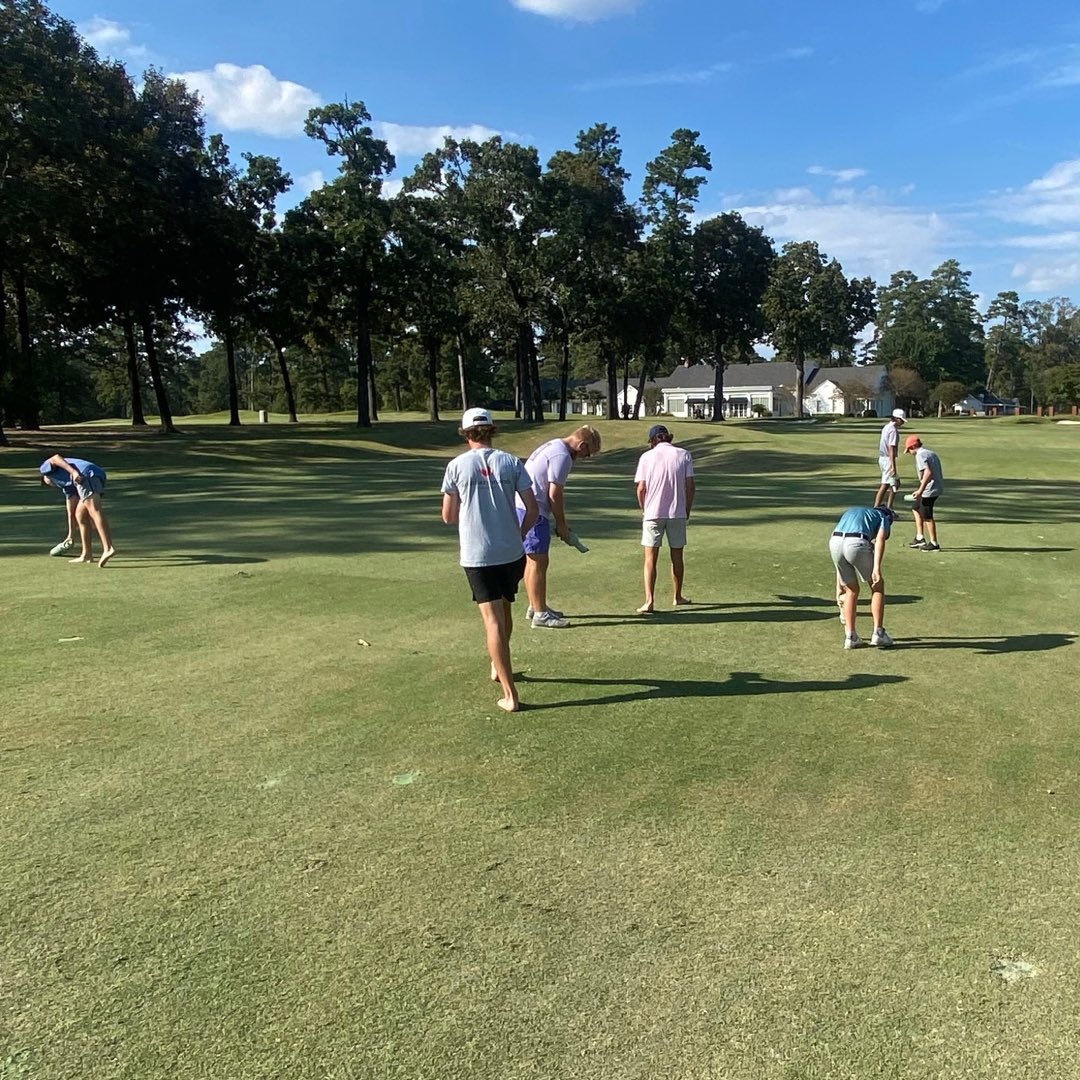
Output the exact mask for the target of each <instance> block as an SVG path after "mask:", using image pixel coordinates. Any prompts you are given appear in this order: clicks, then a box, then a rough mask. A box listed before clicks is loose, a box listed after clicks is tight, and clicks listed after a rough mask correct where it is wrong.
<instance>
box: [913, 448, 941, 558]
mask: <svg viewBox="0 0 1080 1080" xmlns="http://www.w3.org/2000/svg"><path fill="white" fill-rule="evenodd" d="M904 453H905V454H914V455H915V468H916V470H917V471H918V473H919V486H918V487H917V488H916V489H915V490H914V491H913V492H912V494H911V500H912V502H913V503H914V504H915V505H914V506H912V508H911V513H912V514H913V515H914V517H915V539H914V540H912V541H911V543H910V544H909V545H908V546H909V547H913V548H919V549H921V550H922V551H940V550H941V547H940V546H939V545H938V531H937V521H935V520H934V505H935V503H936V502H937V501H938V496H939V495H940V494H941V493H942V492H943V491H944V490H945V478H944V476H943V475H942V472H941V458H939V457H938V456H937V454H935V453H934V451H933V450H928V449H927V448H926V447H925V446H923V444H922V439H920V438H919V436H918V435H909V436H908V439H907V442H905V443H904ZM905 497H906V496H905Z"/></svg>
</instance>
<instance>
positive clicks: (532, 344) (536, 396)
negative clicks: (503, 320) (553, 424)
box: [525, 322, 544, 424]
mask: <svg viewBox="0 0 1080 1080" xmlns="http://www.w3.org/2000/svg"><path fill="white" fill-rule="evenodd" d="M525 355H526V356H527V357H528V360H529V378H530V379H531V380H532V392H533V419H534V420H535V421H536V422H537V423H538V424H540V423H543V421H544V388H543V387H542V386H541V385H540V358H539V357H538V356H537V353H536V335H535V334H534V333H533V327H532V323H531V322H526V323H525Z"/></svg>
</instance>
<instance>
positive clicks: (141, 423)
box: [120, 311, 146, 427]
mask: <svg viewBox="0 0 1080 1080" xmlns="http://www.w3.org/2000/svg"><path fill="white" fill-rule="evenodd" d="M120 325H121V327H122V328H123V331H124V346H125V347H126V349H127V373H128V385H129V386H130V388H131V426H132V427H146V417H145V416H144V415H143V403H142V387H141V386H140V385H139V346H138V345H136V344H135V324H134V322H133V321H132V318H131V312H130V311H125V312H124V317H123V318H122V319H121V320H120Z"/></svg>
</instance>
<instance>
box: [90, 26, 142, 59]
mask: <svg viewBox="0 0 1080 1080" xmlns="http://www.w3.org/2000/svg"><path fill="white" fill-rule="evenodd" d="M76 29H77V30H78V32H79V36H80V37H81V38H82V39H83V40H84V41H85V42H86V43H87V44H88V45H92V46H93V47H94V48H95V49H96V50H97V51H98V52H99V53H101V54H102V55H103V56H111V57H114V58H116V59H128V60H145V59H147V58H148V57H149V56H150V50H149V49H147V48H146V46H144V45H136V44H135V42H133V41H132V39H131V31H130V30H129V29H128V28H127V27H126V26H121V25H120V23H118V22H113V20H112V19H102V18H101V17H100V16H95V17H94V18H92V19H91V20H90V21H89V22H85V23H79V25H78V26H77V27H76Z"/></svg>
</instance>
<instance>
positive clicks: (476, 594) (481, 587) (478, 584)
mask: <svg viewBox="0 0 1080 1080" xmlns="http://www.w3.org/2000/svg"><path fill="white" fill-rule="evenodd" d="M465 576H466V577H467V578H468V579H469V586H470V587H471V588H472V598H473V601H474V603H477V604H494V603H497V602H498V601H499V600H505V601H506V602H507V603H510V604H512V603H513V602H514V600H515V598H516V597H517V588H518V585H520V584H521V579H522V578H523V577H524V576H525V556H524V555H522V556H521V558H520V559H515V560H514V561H513V562H512V563H502V564H501V565H500V566H466V567H465Z"/></svg>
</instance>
